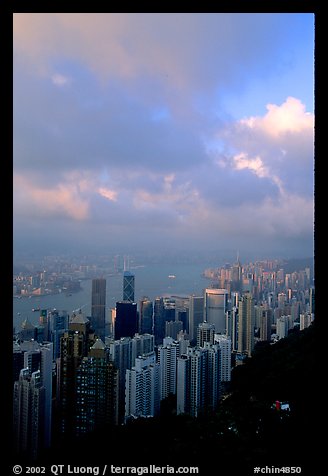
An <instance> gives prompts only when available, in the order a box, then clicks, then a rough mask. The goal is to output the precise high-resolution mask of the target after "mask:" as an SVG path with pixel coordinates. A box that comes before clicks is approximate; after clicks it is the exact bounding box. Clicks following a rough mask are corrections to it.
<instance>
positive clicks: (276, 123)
mask: <svg viewBox="0 0 328 476" xmlns="http://www.w3.org/2000/svg"><path fill="white" fill-rule="evenodd" d="M266 107H267V111H268V112H267V113H266V115H265V116H264V117H249V118H247V119H242V120H241V121H240V124H242V125H245V126H246V127H248V128H250V129H255V130H259V131H263V133H264V134H267V135H268V136H273V137H274V138H278V137H279V136H281V135H284V134H290V133H297V134H299V133H302V132H304V131H305V132H307V131H309V130H310V131H312V130H313V127H314V116H313V114H311V113H309V112H306V111H305V105H304V104H302V102H301V101H300V100H299V99H297V98H294V97H288V98H287V99H286V101H285V102H284V103H283V104H281V106H277V105H276V104H268V105H267V106H266Z"/></svg>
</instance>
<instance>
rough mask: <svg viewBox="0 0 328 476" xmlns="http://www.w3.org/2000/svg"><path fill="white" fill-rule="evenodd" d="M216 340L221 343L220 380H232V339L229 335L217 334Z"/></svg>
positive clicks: (222, 381) (223, 381)
mask: <svg viewBox="0 0 328 476" xmlns="http://www.w3.org/2000/svg"><path fill="white" fill-rule="evenodd" d="M214 341H215V343H217V344H218V345H219V348H220V382H221V383H225V382H230V381H231V351H232V345H231V344H232V343H231V339H230V337H227V336H223V335H220V334H215V337H214Z"/></svg>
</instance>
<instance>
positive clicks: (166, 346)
mask: <svg viewBox="0 0 328 476" xmlns="http://www.w3.org/2000/svg"><path fill="white" fill-rule="evenodd" d="M179 350H180V344H179V342H178V341H177V340H175V339H172V337H165V339H163V344H162V345H160V346H158V349H157V361H158V363H159V365H160V381H161V400H162V399H163V398H166V397H168V396H169V395H170V394H175V393H176V379H177V358H178V357H179Z"/></svg>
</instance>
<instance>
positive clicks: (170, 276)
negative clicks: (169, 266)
mask: <svg viewBox="0 0 328 476" xmlns="http://www.w3.org/2000/svg"><path fill="white" fill-rule="evenodd" d="M168 277H169V278H170V279H174V278H176V275H175V274H169V276H168Z"/></svg>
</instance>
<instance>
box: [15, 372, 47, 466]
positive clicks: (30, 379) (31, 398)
mask: <svg viewBox="0 0 328 476" xmlns="http://www.w3.org/2000/svg"><path fill="white" fill-rule="evenodd" d="M13 398H14V405H13V419H14V422H13V423H14V428H13V429H14V432H13V433H14V435H13V436H14V442H13V443H14V451H15V453H17V454H18V455H20V456H23V457H24V458H26V459H27V460H28V461H34V460H36V459H37V457H38V455H39V451H40V450H41V449H42V448H44V441H45V440H44V401H45V389H44V387H43V385H42V380H41V371H40V370H37V371H36V372H33V373H32V374H31V373H30V371H29V369H28V368H24V369H22V370H21V371H20V375H19V380H18V381H16V382H15V383H14V394H13Z"/></svg>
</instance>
